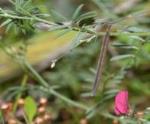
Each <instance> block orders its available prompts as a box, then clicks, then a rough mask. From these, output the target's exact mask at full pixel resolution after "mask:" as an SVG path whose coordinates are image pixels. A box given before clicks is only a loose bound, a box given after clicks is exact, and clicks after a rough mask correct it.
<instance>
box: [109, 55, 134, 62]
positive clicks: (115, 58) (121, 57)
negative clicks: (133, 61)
mask: <svg viewBox="0 0 150 124" xmlns="http://www.w3.org/2000/svg"><path fill="white" fill-rule="evenodd" d="M134 57H135V56H134V55H133V54H125V55H118V56H114V57H112V58H111V60H110V61H117V60H121V59H126V58H134Z"/></svg>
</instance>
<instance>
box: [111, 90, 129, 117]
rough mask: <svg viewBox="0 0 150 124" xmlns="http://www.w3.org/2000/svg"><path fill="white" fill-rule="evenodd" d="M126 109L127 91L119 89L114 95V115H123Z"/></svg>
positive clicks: (126, 111) (127, 107) (126, 112)
mask: <svg viewBox="0 0 150 124" xmlns="http://www.w3.org/2000/svg"><path fill="white" fill-rule="evenodd" d="M128 109H129V106H128V91H120V92H119V93H118V94H117V95H116V97H115V107H114V112H115V114H116V115H125V114H128Z"/></svg>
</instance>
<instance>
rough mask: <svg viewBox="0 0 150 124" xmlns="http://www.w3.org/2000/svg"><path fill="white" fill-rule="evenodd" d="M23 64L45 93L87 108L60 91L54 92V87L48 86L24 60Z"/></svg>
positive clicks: (86, 108) (84, 108)
mask: <svg viewBox="0 0 150 124" xmlns="http://www.w3.org/2000/svg"><path fill="white" fill-rule="evenodd" d="M24 64H25V66H26V67H27V69H28V70H29V71H30V72H31V73H32V74H33V75H34V77H35V78H36V79H37V81H38V82H39V83H40V84H41V85H43V90H44V91H45V92H47V93H51V94H53V95H54V96H56V97H58V98H60V99H61V100H63V101H65V102H66V103H68V104H70V105H72V106H74V107H78V108H81V109H83V110H88V107H87V106H85V105H83V104H81V103H78V102H75V101H73V100H71V99H69V98H67V97H65V96H63V95H61V94H60V93H58V92H56V91H55V90H54V89H52V88H51V87H49V85H48V83H47V82H46V81H45V80H44V79H43V78H42V77H41V76H40V75H39V74H38V73H37V72H36V71H35V70H34V69H33V67H32V66H31V65H30V64H29V63H28V62H27V61H26V60H25V63H24Z"/></svg>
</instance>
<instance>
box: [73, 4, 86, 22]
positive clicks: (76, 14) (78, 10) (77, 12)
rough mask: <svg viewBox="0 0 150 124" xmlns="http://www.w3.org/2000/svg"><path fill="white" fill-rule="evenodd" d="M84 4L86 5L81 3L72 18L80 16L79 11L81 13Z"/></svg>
mask: <svg viewBox="0 0 150 124" xmlns="http://www.w3.org/2000/svg"><path fill="white" fill-rule="evenodd" d="M83 6H84V5H83V4H81V5H80V6H79V7H78V8H77V9H76V10H75V12H74V14H73V16H72V20H75V19H77V17H78V16H79V13H80V11H81V9H82V7H83Z"/></svg>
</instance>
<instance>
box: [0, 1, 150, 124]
mask: <svg viewBox="0 0 150 124" xmlns="http://www.w3.org/2000/svg"><path fill="white" fill-rule="evenodd" d="M135 1H136V0H135ZM79 2H81V1H79ZM88 2H89V3H88ZM88 2H85V5H84V4H83V3H82V4H81V3H80V5H79V6H78V7H76V9H75V10H74V13H72V16H71V17H70V18H69V19H68V18H67V17H65V16H63V14H61V12H60V13H59V12H58V11H55V10H54V9H53V7H50V8H48V9H45V10H49V11H46V12H45V11H43V10H42V9H41V8H40V7H39V4H40V5H41V3H42V4H46V3H48V1H47V2H45V1H43V2H41V3H40V2H35V1H32V0H10V3H11V6H10V7H8V8H2V7H1V8H0V19H1V28H3V29H4V30H5V31H4V35H2V36H1V41H0V48H1V49H2V51H3V52H5V56H6V55H7V56H8V58H9V57H10V58H9V59H8V58H7V57H6V61H5V62H4V64H6V65H7V64H8V61H9V60H13V61H15V62H16V63H17V64H19V65H20V67H21V68H22V69H23V73H26V75H28V76H29V77H30V80H31V81H30V80H29V81H27V84H26V85H25V86H23V87H18V86H16V84H15V82H18V80H20V78H19V77H17V80H14V81H13V80H12V82H14V84H11V85H10V86H8V87H9V88H8V89H6V91H5V92H4V93H3V94H2V96H3V98H4V99H8V98H7V97H8V95H7V94H11V93H12V94H11V97H9V100H10V99H13V98H16V96H18V94H20V95H19V96H25V97H26V96H32V97H39V96H45V97H48V98H49V99H50V100H51V99H52V103H50V104H51V105H50V107H51V111H53V112H54V114H56V115H58V117H59V108H65V109H67V110H68V111H69V112H67V113H71V114H72V116H73V119H72V120H71V121H73V122H72V123H79V120H80V119H81V118H83V117H86V118H87V119H88V120H89V122H92V123H95V124H96V123H98V122H100V121H102V123H112V121H113V120H117V121H119V122H120V123H121V124H124V123H149V122H148V121H149V111H148V105H147V104H146V102H149V95H150V92H149V88H148V87H149V84H148V82H149V74H148V71H149V60H150V55H149V52H150V44H149V36H150V30H149V28H147V27H148V26H149V21H147V20H148V19H149V15H148V14H147V13H148V12H149V9H147V7H146V4H148V2H147V1H141V2H140V3H139V2H138V0H137V2H135V3H130V4H131V5H132V4H133V6H135V5H136V4H137V7H135V8H132V7H129V8H128V7H127V8H124V6H123V5H122V4H124V5H126V4H127V5H128V3H126V2H123V3H121V2H120V1H118V2H117V1H115V2H113V0H110V1H109V2H107V1H102V0H91V1H89V0H88ZM128 2H129V1H128ZM56 3H57V2H56ZM68 3H69V2H68ZM51 4H53V2H51ZM118 4H119V5H120V6H119V7H122V8H119V7H117V5H118ZM140 4H141V5H140ZM71 5H72V6H73V4H71ZM113 6H114V7H116V9H113ZM86 7H87V8H86ZM88 7H89V8H88ZM141 8H143V9H144V11H140V10H142V9H141ZM118 9H120V11H118ZM122 9H123V10H122ZM108 25H111V29H110V31H108V30H107V27H108ZM43 30H44V31H45V32H44V34H47V35H50V36H49V37H48V38H50V40H51V41H49V40H48V42H44V41H42V40H45V39H46V38H47V36H46V35H42V32H43ZM14 32H15V33H14ZM47 32H51V33H47ZM37 36H39V37H38V38H37V39H39V41H38V42H39V46H40V47H37V46H38V45H36V43H34V42H33V41H34V40H32V37H37ZM42 37H46V38H42ZM102 37H103V38H102ZM108 38H110V43H109V45H108V50H107V51H108V52H107V54H102V55H101V56H103V57H104V58H105V62H104V64H102V68H100V72H101V73H102V76H101V77H100V78H101V80H98V82H101V83H100V87H99V88H98V90H97V92H96V96H92V94H91V91H92V82H93V81H94V79H95V75H97V76H99V73H98V71H97V70H96V69H95V68H96V67H97V56H98V54H99V49H100V46H101V48H105V49H106V48H107V46H106V45H105V43H106V41H107V39H108ZM12 39H13V40H12ZM33 39H34V38H33ZM37 39H36V40H37ZM70 39H71V41H70ZM67 40H69V41H67ZM52 41H54V42H55V43H54V42H52ZM99 42H101V45H99ZM102 43H104V44H102ZM103 45H104V46H103ZM31 46H33V47H31ZM42 46H43V48H44V49H42ZM62 46H67V47H64V49H65V50H64V51H61V50H62V49H63V48H62ZM38 48H39V49H38ZM46 48H47V49H46ZM52 48H53V49H56V54H55V52H53V51H50V49H52ZM35 49H36V50H37V51H38V52H37V53H48V54H49V51H50V54H51V55H53V54H54V55H55V56H54V57H52V59H51V60H48V61H47V59H45V57H41V58H40V54H36V55H35V54H34V50H35ZM58 49H60V52H59V54H58V53H57V50H58ZM36 50H35V51H36ZM44 50H45V52H43V51H44ZM58 51H59V50H58ZM102 52H104V51H103V50H102V51H101V53H102ZM35 53H36V52H35ZM2 55H3V54H2ZM28 55H29V56H28ZM38 55H39V58H38V59H35V60H34V61H30V60H33V59H32V58H34V57H35V56H37V57H38ZM101 56H100V58H101ZM46 57H47V56H46ZM43 58H44V60H43ZM104 58H102V59H104ZM48 59H49V58H48ZM102 59H100V63H101V61H102ZM39 61H42V62H43V61H44V62H45V63H48V64H46V68H45V66H44V65H45V63H42V65H43V66H44V69H43V68H42V72H41V69H40V67H39V66H37V68H36V69H35V68H34V67H33V66H32V65H31V64H34V65H38V64H39ZM2 64H3V63H2ZM50 64H51V65H50ZM47 65H48V66H47ZM50 66H51V69H50ZM0 67H1V63H0ZM8 67H10V68H12V71H16V70H15V69H16V68H18V67H17V66H16V65H10V66H8ZM39 70H40V71H39ZM6 72H7V69H6ZM16 72H17V71H16ZM20 72H21V71H20ZM5 74H6V73H5ZM7 74H8V73H7ZM12 75H13V74H12ZM31 82H32V83H31ZM5 83H7V82H5ZM126 88H127V89H128V90H129V95H130V96H129V97H130V104H131V109H134V108H133V107H132V106H135V112H136V111H139V110H140V111H141V108H142V112H143V113H144V117H142V118H138V117H136V116H134V114H135V113H132V114H133V116H132V115H131V116H123V117H117V116H115V115H113V114H112V112H111V111H113V107H112V106H113V98H114V96H115V95H116V93H117V92H118V91H119V90H120V89H126ZM130 93H131V94H130ZM32 97H27V98H26V100H25V112H26V115H27V118H28V121H29V122H30V123H31V122H32V120H33V118H34V116H35V114H36V111H37V110H36V109H37V108H36V103H35V101H34V100H33V98H32ZM87 101H88V102H87ZM142 101H144V103H143V102H142ZM54 104H55V105H56V107H55V105H54ZM141 104H142V105H141ZM148 104H149V103H148ZM52 105H53V106H54V107H53V106H52ZM66 105H69V106H67V107H66ZM140 107H141V108H140ZM75 108H78V109H79V111H81V113H82V114H79V112H78V111H77V110H75ZM75 112H77V115H74V113H75ZM60 113H61V112H60ZM58 120H59V119H58ZM93 120H95V121H93ZM56 121H57V119H56Z"/></svg>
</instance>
